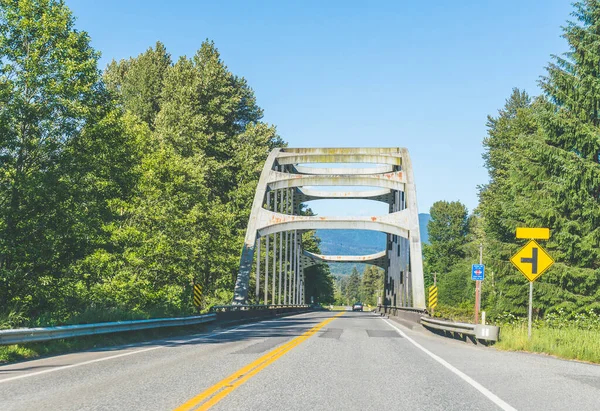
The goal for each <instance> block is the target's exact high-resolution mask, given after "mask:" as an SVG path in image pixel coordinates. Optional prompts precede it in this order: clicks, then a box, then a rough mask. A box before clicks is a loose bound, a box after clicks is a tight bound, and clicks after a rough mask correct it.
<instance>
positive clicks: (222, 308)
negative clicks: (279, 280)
mask: <svg viewBox="0 0 600 411" xmlns="http://www.w3.org/2000/svg"><path fill="white" fill-rule="evenodd" d="M281 308H310V305H308V304H300V305H292V304H254V305H213V306H212V307H211V308H210V312H232V311H250V310H276V309H281Z"/></svg>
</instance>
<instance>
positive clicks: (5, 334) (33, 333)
mask: <svg viewBox="0 0 600 411" xmlns="http://www.w3.org/2000/svg"><path fill="white" fill-rule="evenodd" d="M309 308H310V306H309V305H217V306H213V307H212V308H211V313H209V314H203V315H195V316H190V317H177V318H156V319H151V320H131V321H115V322H106V323H96V324H81V325H63V326H57V327H43V328H41V327H40V328H15V329H9V330H0V345H8V344H23V343H30V342H40V341H49V340H57V339H62V338H73V337H84V336H88V335H98V334H110V333H118V332H126V331H138V330H145V329H150V328H162V327H178V326H188V325H196V324H203V323H210V322H217V321H234V320H248V319H253V318H261V317H266V316H275V315H278V314H284V313H292V312H299V311H306V310H308V309H309Z"/></svg>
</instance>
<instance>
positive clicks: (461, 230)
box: [425, 201, 468, 273]
mask: <svg viewBox="0 0 600 411" xmlns="http://www.w3.org/2000/svg"><path fill="white" fill-rule="evenodd" d="M430 214H431V220H430V221H429V223H428V224H427V230H428V232H429V242H430V244H429V245H428V246H426V247H425V254H426V258H427V264H428V267H429V269H430V270H432V272H438V273H444V272H447V271H448V270H449V269H450V268H451V267H452V266H453V265H454V264H456V262H457V261H459V260H460V259H462V258H464V250H463V246H464V244H465V243H466V235H467V228H468V225H467V215H468V213H467V208H466V207H465V206H464V205H463V204H461V203H460V202H458V201H454V202H447V201H437V202H435V203H434V204H433V206H432V207H431V209H430Z"/></svg>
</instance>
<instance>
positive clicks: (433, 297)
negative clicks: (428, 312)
mask: <svg viewBox="0 0 600 411" xmlns="http://www.w3.org/2000/svg"><path fill="white" fill-rule="evenodd" d="M437 297H438V288H437V286H436V285H432V286H431V287H429V308H435V307H436V306H437Z"/></svg>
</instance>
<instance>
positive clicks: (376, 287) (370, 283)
mask: <svg viewBox="0 0 600 411" xmlns="http://www.w3.org/2000/svg"><path fill="white" fill-rule="evenodd" d="M383 273H384V271H383V270H382V269H381V268H378V267H376V266H374V265H367V266H365V271H364V272H363V275H362V284H361V290H360V293H361V295H362V300H363V302H364V303H365V304H370V305H375V304H377V297H378V296H380V295H382V293H383Z"/></svg>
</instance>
